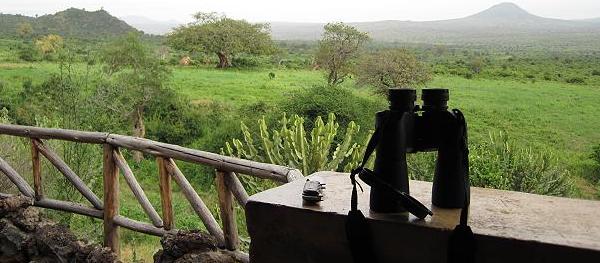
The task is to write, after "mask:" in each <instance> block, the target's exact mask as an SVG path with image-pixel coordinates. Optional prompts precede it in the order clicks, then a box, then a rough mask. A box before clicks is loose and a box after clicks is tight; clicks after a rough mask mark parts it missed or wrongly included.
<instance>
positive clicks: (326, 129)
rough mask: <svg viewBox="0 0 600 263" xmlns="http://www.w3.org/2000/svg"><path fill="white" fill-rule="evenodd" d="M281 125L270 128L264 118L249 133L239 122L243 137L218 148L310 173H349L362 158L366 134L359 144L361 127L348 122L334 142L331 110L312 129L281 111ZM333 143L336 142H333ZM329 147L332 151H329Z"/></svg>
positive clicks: (333, 123) (235, 154)
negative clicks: (253, 130) (324, 118)
mask: <svg viewBox="0 0 600 263" xmlns="http://www.w3.org/2000/svg"><path fill="white" fill-rule="evenodd" d="M279 124H280V125H281V128H279V129H273V130H271V131H269V127H268V125H267V122H266V121H265V119H264V117H263V118H262V119H260V120H259V121H258V126H259V131H258V133H256V134H252V133H251V132H250V130H249V129H248V127H247V126H246V125H245V124H244V123H243V122H242V123H241V130H242V134H243V136H244V139H243V140H239V139H233V140H232V141H231V142H226V143H225V147H224V148H221V153H222V154H227V155H230V156H235V157H239V158H245V159H250V160H255V161H260V162H269V163H273V164H278V165H285V166H290V167H294V168H297V169H300V170H301V171H302V173H303V174H305V175H309V174H311V173H314V172H317V171H344V172H349V171H350V170H351V169H353V168H355V167H356V166H358V165H359V164H360V162H361V160H362V155H363V153H364V150H365V146H366V143H367V141H368V139H369V138H370V135H371V134H372V132H370V133H369V134H368V135H369V136H368V137H367V138H366V139H365V140H364V141H362V142H360V143H358V142H356V141H357V138H356V137H357V135H358V132H359V131H360V126H359V125H356V124H355V123H354V122H350V123H349V124H348V126H347V127H346V132H345V133H344V135H343V137H340V138H339V139H340V142H339V143H336V135H338V128H339V124H338V123H337V122H336V121H335V115H334V114H333V113H330V114H329V116H327V122H324V121H323V119H322V118H321V117H320V116H319V117H317V118H316V120H315V123H314V126H313V129H312V131H310V133H307V132H306V131H305V129H304V118H302V117H300V116H298V115H294V116H292V118H289V119H288V117H287V116H286V115H285V114H284V115H283V117H282V119H281V120H280V121H279ZM334 144H335V145H334ZM332 149H335V150H333V152H332Z"/></svg>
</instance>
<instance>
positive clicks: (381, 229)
mask: <svg viewBox="0 0 600 263" xmlns="http://www.w3.org/2000/svg"><path fill="white" fill-rule="evenodd" d="M315 175H316V176H319V177H321V178H323V179H324V180H325V182H326V183H327V189H326V190H325V199H324V201H322V202H321V203H319V205H317V206H308V205H305V204H303V202H302V199H301V197H300V194H301V192H302V187H303V185H304V182H303V181H295V182H292V183H288V184H286V185H283V186H280V187H277V188H274V189H270V190H268V191H265V192H262V193H258V194H256V195H254V196H252V197H250V200H249V202H248V203H247V205H246V220H247V223H248V231H249V233H250V237H251V238H252V243H251V247H250V260H251V261H252V262H257V263H260V262H351V257H350V251H349V250H348V246H347V241H346V234H345V229H344V227H345V226H344V220H345V217H346V215H347V213H348V210H349V207H350V191H351V189H352V188H351V185H350V182H349V178H348V175H347V174H341V173H333V172H320V173H317V174H315ZM315 175H313V176H315ZM363 187H364V184H363ZM410 189H411V190H410V191H411V194H412V195H413V196H414V197H415V198H417V199H419V200H420V201H421V202H423V203H424V204H426V205H429V206H430V207H431V205H430V204H431V183H428V182H420V181H411V185H410ZM368 193H369V189H368V187H365V192H363V193H360V192H359V207H360V209H361V210H362V211H363V213H365V216H367V217H368V219H369V224H370V228H371V230H372V232H373V237H374V247H375V251H376V254H377V256H378V257H379V262H446V246H447V239H448V235H449V233H450V230H451V229H453V228H454V226H455V225H456V224H457V223H458V217H459V210H458V209H440V208H436V207H432V210H433V212H434V216H433V217H427V218H426V220H418V219H416V218H414V217H413V216H408V215H406V214H397V215H381V214H373V213H369V212H368V211H369V194H368ZM471 200H472V201H471V215H470V218H469V222H470V225H471V227H472V229H473V231H474V232H475V234H476V239H477V245H478V250H477V260H478V261H477V262H511V263H517V262H524V263H525V262H527V263H531V262H598V260H599V259H600V221H599V218H600V202H598V201H587V200H578V199H568V198H559V197H549V196H540V195H533V194H526V193H518V192H510V191H500V190H493V189H482V188H472V190H471Z"/></svg>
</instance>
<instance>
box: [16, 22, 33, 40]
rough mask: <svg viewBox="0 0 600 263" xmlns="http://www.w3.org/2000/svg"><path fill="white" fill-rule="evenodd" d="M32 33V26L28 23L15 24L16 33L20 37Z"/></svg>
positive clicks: (26, 36)
mask: <svg viewBox="0 0 600 263" xmlns="http://www.w3.org/2000/svg"><path fill="white" fill-rule="evenodd" d="M32 33H33V27H31V24H30V23H27V22H23V23H19V24H18V25H17V35H19V37H21V38H22V39H26V38H28V37H29V36H31V34H32Z"/></svg>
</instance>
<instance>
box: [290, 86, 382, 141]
mask: <svg viewBox="0 0 600 263" xmlns="http://www.w3.org/2000/svg"><path fill="white" fill-rule="evenodd" d="M385 107H386V103H385V102H384V100H370V99H367V98H364V97H359V96H357V95H354V94H353V93H352V91H350V90H348V89H345V88H342V87H320V86H315V87H312V88H308V89H304V90H298V91H295V92H293V93H292V94H291V96H290V98H289V99H288V100H286V101H284V102H283V103H282V110H283V111H285V112H287V113H289V114H298V115H300V116H302V117H305V118H307V128H311V122H314V121H315V119H316V118H317V116H327V115H328V114H329V113H334V114H335V116H336V120H337V122H338V123H339V124H340V126H342V127H344V126H347V125H348V123H350V121H355V122H356V123H357V124H358V125H360V126H361V127H363V128H367V130H368V129H371V128H372V127H374V123H375V117H374V112H376V111H377V110H379V109H384V108H385Z"/></svg>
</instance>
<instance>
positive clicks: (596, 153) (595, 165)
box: [590, 144, 600, 184]
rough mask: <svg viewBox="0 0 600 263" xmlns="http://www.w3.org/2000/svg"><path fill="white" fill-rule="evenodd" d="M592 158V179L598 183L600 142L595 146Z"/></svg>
mask: <svg viewBox="0 0 600 263" xmlns="http://www.w3.org/2000/svg"><path fill="white" fill-rule="evenodd" d="M590 159H591V160H592V169H591V176H590V177H591V178H590V179H592V181H594V183H596V184H597V183H600V144H598V145H596V146H594V148H593V149H592V154H591V155H590Z"/></svg>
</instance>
